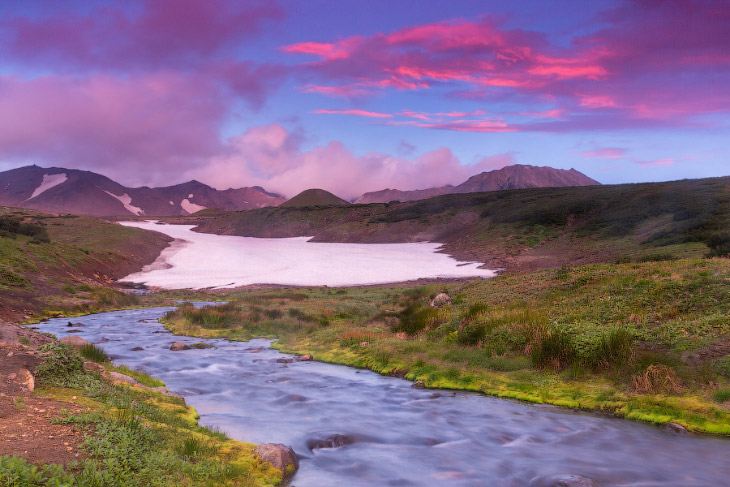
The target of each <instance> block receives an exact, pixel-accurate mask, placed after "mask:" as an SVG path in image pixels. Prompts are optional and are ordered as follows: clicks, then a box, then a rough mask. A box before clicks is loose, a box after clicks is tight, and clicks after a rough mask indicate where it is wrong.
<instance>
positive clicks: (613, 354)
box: [589, 328, 634, 370]
mask: <svg viewBox="0 0 730 487" xmlns="http://www.w3.org/2000/svg"><path fill="white" fill-rule="evenodd" d="M633 344H634V336H633V334H632V333H631V332H630V331H629V330H627V329H626V328H614V329H613V330H611V331H610V332H609V333H607V334H605V335H603V337H601V340H600V342H599V344H598V347H597V348H596V349H595V350H594V351H593V352H592V353H591V356H590V357H589V361H590V362H591V363H590V365H592V366H593V367H594V368H597V369H615V370H621V369H624V368H626V367H627V366H629V365H631V363H632V362H633V361H634V350H633Z"/></svg>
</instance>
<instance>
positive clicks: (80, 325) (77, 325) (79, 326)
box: [66, 321, 84, 328]
mask: <svg viewBox="0 0 730 487" xmlns="http://www.w3.org/2000/svg"><path fill="white" fill-rule="evenodd" d="M66 326H74V327H77V328H81V327H82V326H84V324H83V323H71V322H70V321H69V322H68V325H66Z"/></svg>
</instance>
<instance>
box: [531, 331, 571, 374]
mask: <svg viewBox="0 0 730 487" xmlns="http://www.w3.org/2000/svg"><path fill="white" fill-rule="evenodd" d="M538 340H539V341H538V342H537V343H536V344H533V346H532V348H531V352H530V359H531V360H532V365H533V366H535V367H540V368H552V369H554V370H555V371H560V370H563V369H565V368H566V367H568V366H569V365H572V364H573V363H574V362H575V361H576V356H577V353H576V350H575V345H574V344H573V340H572V338H571V336H570V335H569V334H568V333H567V332H565V331H563V330H560V329H557V328H555V329H552V330H548V332H547V333H546V334H545V335H544V336H543V337H542V338H541V339H538Z"/></svg>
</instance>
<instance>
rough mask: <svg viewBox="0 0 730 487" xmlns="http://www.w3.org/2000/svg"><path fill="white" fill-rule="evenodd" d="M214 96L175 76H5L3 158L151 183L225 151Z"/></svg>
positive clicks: (200, 84)
mask: <svg viewBox="0 0 730 487" xmlns="http://www.w3.org/2000/svg"><path fill="white" fill-rule="evenodd" d="M216 91H217V90H216V87H215V85H213V84H211V82H210V81H209V80H207V79H206V78H205V77H192V78H191V77H179V76H176V75H174V74H156V75H148V76H139V77H131V78H127V79H117V78H114V77H111V76H106V75H96V76H92V77H89V78H88V79H84V80H73V79H68V78H63V77H55V76H49V77H42V78H36V79H34V80H31V81H24V80H20V79H18V78H15V77H0V157H3V158H5V159H22V160H32V161H36V162H39V163H45V164H53V165H59V166H63V165H66V166H70V167H81V168H87V169H96V170H102V171H103V172H105V173H108V174H110V175H111V176H123V177H124V178H125V179H126V180H129V177H130V174H137V175H138V180H139V181H142V182H144V183H148V182H150V181H152V182H154V181H156V180H157V176H161V175H165V176H169V172H170V171H179V170H184V169H185V168H187V167H191V166H193V165H194V164H196V163H199V162H200V161H203V160H205V159H206V158H208V157H211V156H213V155H215V154H217V153H219V151H220V150H222V147H221V144H220V142H219V135H218V133H219V123H220V122H219V121H220V120H221V119H222V117H223V114H224V113H225V105H224V104H223V103H222V102H221V100H220V98H219V97H218V96H216Z"/></svg>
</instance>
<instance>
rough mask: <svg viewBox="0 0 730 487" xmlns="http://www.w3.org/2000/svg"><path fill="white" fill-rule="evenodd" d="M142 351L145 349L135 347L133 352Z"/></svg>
mask: <svg viewBox="0 0 730 487" xmlns="http://www.w3.org/2000/svg"><path fill="white" fill-rule="evenodd" d="M141 350H144V348H142V347H134V348H133V349H132V351H133V352H139V351H141Z"/></svg>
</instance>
